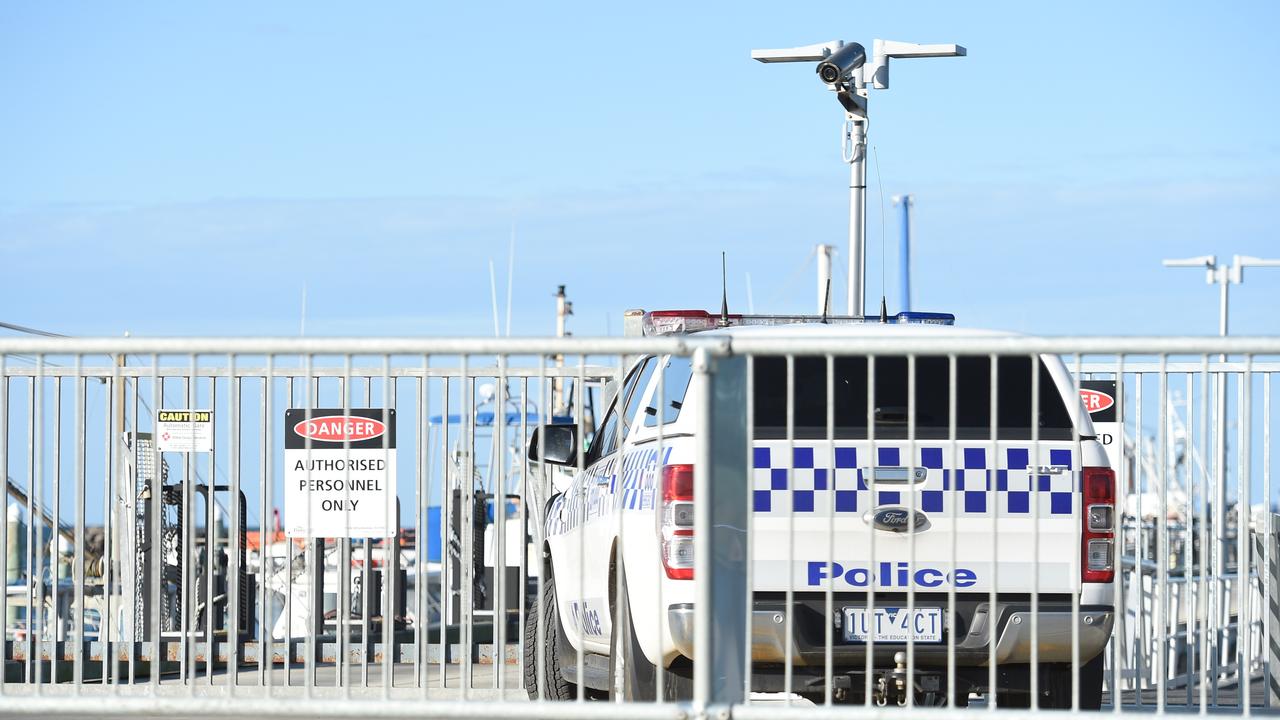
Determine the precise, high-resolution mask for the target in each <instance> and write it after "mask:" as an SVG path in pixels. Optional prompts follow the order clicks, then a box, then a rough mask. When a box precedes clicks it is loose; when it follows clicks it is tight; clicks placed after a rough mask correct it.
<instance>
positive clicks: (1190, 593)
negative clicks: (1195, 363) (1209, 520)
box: [1182, 373, 1200, 707]
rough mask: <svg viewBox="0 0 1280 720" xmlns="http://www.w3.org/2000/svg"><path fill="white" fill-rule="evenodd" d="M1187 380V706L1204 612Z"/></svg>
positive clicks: (1190, 383) (1190, 382)
mask: <svg viewBox="0 0 1280 720" xmlns="http://www.w3.org/2000/svg"><path fill="white" fill-rule="evenodd" d="M1185 380H1186V389H1185V392H1186V406H1187V421H1186V423H1184V425H1183V429H1184V435H1185V439H1184V440H1183V444H1182V451H1183V455H1184V456H1185V457H1186V490H1187V507H1186V510H1185V511H1184V512H1185V515H1184V517H1185V518H1186V522H1185V523H1184V525H1183V534H1182V557H1183V561H1182V563H1183V577H1184V578H1185V579H1186V590H1185V592H1186V595H1187V601H1188V605H1187V613H1186V618H1187V619H1186V623H1185V626H1186V631H1185V634H1184V635H1183V638H1184V639H1183V643H1182V652H1184V653H1186V657H1187V672H1186V674H1185V675H1184V677H1183V682H1185V683H1186V684H1187V698H1186V702H1185V705H1186V706H1187V707H1191V703H1192V693H1193V692H1194V690H1195V672H1196V654H1195V652H1194V648H1195V645H1194V642H1195V641H1194V640H1193V638H1194V637H1195V629H1196V614H1197V613H1198V612H1199V611H1200V597H1199V595H1198V594H1197V593H1196V589H1197V584H1196V568H1195V517H1196V508H1195V503H1196V476H1195V465H1196V464H1195V460H1196V454H1195V446H1196V444H1195V422H1194V418H1195V383H1194V377H1193V375H1192V374H1191V373H1187V374H1186V376H1185Z"/></svg>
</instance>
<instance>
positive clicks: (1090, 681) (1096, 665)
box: [997, 655, 1103, 710]
mask: <svg viewBox="0 0 1280 720" xmlns="http://www.w3.org/2000/svg"><path fill="white" fill-rule="evenodd" d="M1102 664H1103V661H1102V655H1098V656H1097V657H1095V658H1094V659H1092V660H1090V661H1088V662H1086V663H1084V664H1083V665H1081V666H1080V671H1079V672H1076V670H1075V668H1074V667H1073V666H1072V665H1071V663H1045V664H1043V665H1041V666H1040V688H1039V690H1040V702H1039V707H1041V708H1043V709H1059V710H1061V709H1068V708H1070V707H1071V702H1072V700H1073V693H1074V692H1075V678H1076V677H1079V678H1080V709H1081V710H1098V709H1100V708H1101V707H1102V686H1103V677H1102V675H1103V672H1102ZM1021 676H1022V677H1023V678H1030V668H1027V672H1026V673H1022V674H1021ZM1026 683H1027V687H1019V688H1009V689H1002V690H1000V691H999V692H998V693H997V703H998V705H999V707H1002V708H1030V707H1031V690H1030V680H1029V679H1027V680H1026Z"/></svg>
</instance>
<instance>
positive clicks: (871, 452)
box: [788, 355, 878, 707]
mask: <svg viewBox="0 0 1280 720" xmlns="http://www.w3.org/2000/svg"><path fill="white" fill-rule="evenodd" d="M788 417H789V416H788ZM876 459H877V458H876V356H874V355H868V356H867V459H866V462H865V464H866V466H867V476H868V477H867V478H866V480H867V487H868V492H867V497H868V498H869V500H868V502H867V505H868V507H867V509H868V510H870V509H871V508H874V507H875V506H876V499H877V497H878V496H877V495H876ZM857 464H858V465H863V464H864V463H862V462H859V463H857ZM858 472H861V470H859V471H858ZM854 482H855V485H854V487H855V488H857V487H859V485H857V484H856V483H857V473H855V474H854ZM867 554H868V558H867V567H868V568H873V567H875V566H876V531H875V528H874V527H873V526H872V524H871V523H867ZM865 617H867V618H870V619H871V621H873V622H874V620H875V617H876V585H875V583H873V582H871V579H870V575H868V578H867V609H866V616H865ZM863 648H864V649H863V660H864V665H865V673H864V675H863V684H864V687H863V696H862V701H863V704H864V705H866V706H867V707H871V702H872V691H871V687H872V674H873V670H874V669H875V654H876V634H875V632H868V633H867V639H866V644H865V645H864V646H863Z"/></svg>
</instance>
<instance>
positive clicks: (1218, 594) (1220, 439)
mask: <svg viewBox="0 0 1280 720" xmlns="http://www.w3.org/2000/svg"><path fill="white" fill-rule="evenodd" d="M1218 360H1219V363H1220V364H1221V365H1225V364H1226V356H1220V357H1219V358H1218ZM1213 389H1214V393H1215V398H1214V399H1215V405H1216V407H1215V412H1214V425H1213V430H1214V451H1213V452H1214V463H1213V473H1214V483H1213V488H1214V493H1215V494H1214V503H1213V575H1212V578H1213V586H1212V587H1213V603H1212V604H1211V605H1210V606H1209V607H1210V610H1211V612H1212V613H1213V635H1212V638H1213V642H1212V651H1213V688H1212V690H1213V694H1212V697H1213V700H1212V704H1213V706H1214V707H1217V706H1218V685H1219V682H1218V681H1219V680H1220V679H1221V677H1222V664H1221V661H1222V652H1223V649H1224V648H1223V632H1222V624H1223V618H1224V615H1225V613H1226V612H1228V611H1227V610H1226V607H1227V606H1226V605H1225V603H1224V601H1225V600H1226V594H1225V585H1224V583H1225V577H1224V576H1225V574H1226V572H1225V571H1226V565H1225V563H1224V560H1225V557H1224V555H1225V552H1224V551H1225V546H1226V543H1227V535H1226V527H1227V524H1226V517H1227V515H1226V513H1227V508H1226V505H1227V502H1226V499H1227V468H1226V463H1227V447H1226V446H1227V440H1226V435H1227V399H1226V398H1227V374H1226V370H1225V369H1219V370H1218V371H1217V372H1216V373H1214V388H1213Z"/></svg>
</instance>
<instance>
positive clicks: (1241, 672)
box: [1236, 355, 1253, 717]
mask: <svg viewBox="0 0 1280 720" xmlns="http://www.w3.org/2000/svg"><path fill="white" fill-rule="evenodd" d="M1239 391H1240V417H1239V420H1238V421H1237V423H1236V427H1237V428H1238V429H1239V436H1238V443H1239V446H1240V460H1239V470H1238V471H1237V472H1236V482H1237V489H1236V510H1237V512H1238V518H1237V520H1236V597H1237V600H1236V603H1237V607H1238V609H1237V611H1236V612H1237V613H1238V615H1237V618H1236V676H1237V677H1238V678H1240V708H1241V710H1242V712H1243V714H1244V715H1245V716H1246V717H1247V716H1248V715H1250V714H1252V711H1253V708H1252V704H1253V701H1252V696H1251V695H1250V687H1249V685H1250V681H1251V680H1252V678H1251V677H1250V676H1251V675H1252V669H1253V646H1252V641H1253V613H1252V612H1251V609H1252V605H1253V581H1252V580H1251V579H1250V578H1251V576H1252V573H1253V543H1252V542H1250V540H1251V533H1252V522H1251V520H1252V518H1251V514H1252V513H1251V508H1252V497H1253V472H1252V460H1253V458H1252V457H1251V453H1250V441H1251V440H1252V436H1253V356H1252V355H1245V356H1244V372H1243V374H1241V376H1240V380H1239Z"/></svg>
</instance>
